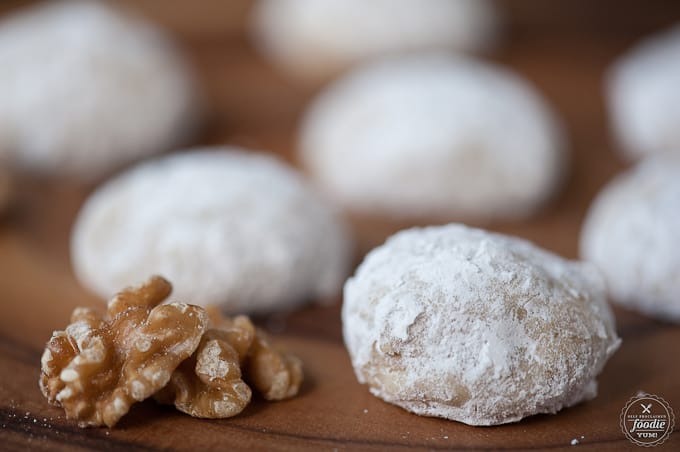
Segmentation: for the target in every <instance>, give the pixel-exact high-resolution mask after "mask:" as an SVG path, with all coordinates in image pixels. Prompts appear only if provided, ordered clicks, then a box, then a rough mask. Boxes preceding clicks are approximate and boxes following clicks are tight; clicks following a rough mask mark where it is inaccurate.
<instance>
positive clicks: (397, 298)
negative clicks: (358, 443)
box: [342, 224, 620, 425]
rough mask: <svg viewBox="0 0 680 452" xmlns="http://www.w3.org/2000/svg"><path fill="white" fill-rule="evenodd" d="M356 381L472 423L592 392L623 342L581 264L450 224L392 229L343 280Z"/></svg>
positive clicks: (599, 286) (405, 404) (600, 289)
mask: <svg viewBox="0 0 680 452" xmlns="http://www.w3.org/2000/svg"><path fill="white" fill-rule="evenodd" d="M342 321H343V333H344V337H345V343H346V345H347V349H348V350H349V354H350V357H351V360H352V364H353V366H354V371H355V373H356V375H357V378H358V379H359V381H360V382H361V383H365V384H367V385H368V387H369V389H370V391H371V392H372V393H373V394H374V395H376V396H378V397H380V398H381V399H383V400H385V401H387V402H390V403H393V404H395V405H398V406H400V407H402V408H404V409H406V410H408V411H412V412H414V413H416V414H420V415H425V416H438V417H443V418H446V419H451V420H456V421H460V422H464V423H466V424H470V425H496V424H503V423H507V422H514V421H518V420H520V419H522V418H524V417H526V416H531V415H533V414H538V413H555V412H557V411H559V410H560V409H562V408H564V407H568V406H571V405H574V404H576V403H578V402H581V401H583V400H588V399H591V398H593V397H595V395H596V392H597V382H596V379H595V378H596V376H597V375H598V374H599V373H600V371H601V370H602V368H603V367H604V365H605V362H606V361H607V359H608V358H609V357H610V356H611V355H612V354H613V353H614V351H615V350H616V349H617V348H618V346H619V344H620V339H619V338H618V337H617V335H616V331H615V325H614V317H613V315H612V312H611V310H610V308H609V306H608V305H607V303H606V300H605V289H604V283H603V281H602V279H601V277H600V275H599V273H598V272H597V270H596V269H595V268H594V267H593V266H592V265H591V264H587V263H582V262H577V261H568V260H565V259H562V258H560V257H558V256H556V255H554V254H551V253H548V252H547V251H543V250H541V249H539V248H537V247H536V246H534V245H532V244H531V243H529V242H526V241H523V240H520V239H516V238H512V237H508V236H503V235H499V234H492V233H489V232H486V231H483V230H480V229H472V228H468V227H465V226H462V225H458V224H450V225H447V226H440V227H428V228H424V229H417V228H416V229H409V230H405V231H402V232H399V233H397V234H396V235H394V236H392V237H391V238H389V239H388V240H387V242H386V243H385V244H384V245H382V246H380V247H378V248H376V249H374V250H373V251H371V252H370V253H369V254H368V255H367V257H366V259H365V260H364V261H363V263H362V264H361V265H360V266H359V268H358V269H357V271H356V273H355V275H354V276H353V277H352V278H350V279H349V280H348V281H347V283H346V284H345V294H344V305H343V308H342Z"/></svg>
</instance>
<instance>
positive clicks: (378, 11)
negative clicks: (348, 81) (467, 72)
mask: <svg viewBox="0 0 680 452" xmlns="http://www.w3.org/2000/svg"><path fill="white" fill-rule="evenodd" d="M496 22H497V19H496V14H495V10H494V8H493V4H492V3H491V2H489V1H486V0H428V1H427V2H422V1H418V0H324V1H318V0H260V1H259V2H258V3H257V4H256V6H255V10H254V14H253V35H254V38H255V42H256V44H257V45H258V47H259V48H260V49H261V50H262V52H263V53H264V55H265V56H267V57H268V58H269V59H270V60H272V61H273V62H274V63H276V64H277V65H278V66H279V67H280V68H281V69H283V70H284V71H285V72H286V73H288V74H290V75H292V76H293V77H295V78H298V79H302V80H312V81H313V80H323V79H325V78H328V77H329V76H331V75H334V74H336V73H338V72H340V71H342V70H344V69H346V68H348V67H350V66H351V65H353V64H356V63H358V62H360V61H365V60H368V59H371V58H375V57H378V56H382V55H387V54H396V53H404V52H414V51H423V50H433V49H440V50H449V51H451V50H453V51H461V50H464V51H474V50H480V49H483V48H485V47H488V46H489V44H490V43H491V41H492V40H493V38H494V36H495V35H496V28H497V27H496Z"/></svg>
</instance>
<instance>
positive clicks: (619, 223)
mask: <svg viewBox="0 0 680 452" xmlns="http://www.w3.org/2000/svg"><path fill="white" fill-rule="evenodd" d="M581 256H582V257H583V258H584V259H587V260H589V261H591V262H593V263H594V264H596V265H597V266H598V267H600V269H601V270H602V271H603V273H604V275H605V279H606V280H607V285H608V290H609V295H610V297H611V299H612V301H615V302H617V303H619V304H621V305H623V306H625V307H627V308H630V309H635V310H637V311H640V312H643V313H645V314H647V315H649V316H652V317H656V318H658V319H661V320H666V321H674V322H680V155H675V156H673V155H665V156H662V155H658V156H655V157H648V158H646V159H644V160H642V161H641V162H640V163H638V165H637V166H636V167H634V168H633V169H631V170H629V171H627V172H626V173H624V174H621V175H620V176H618V177H616V178H615V179H614V180H612V181H611V182H610V183H609V184H608V185H607V186H606V187H605V188H604V189H603V190H602V192H601V193H600V194H599V195H598V196H597V198H596V199H595V201H594V202H593V204H592V206H591V207H590V210H589V212H588V216H587V217H586V221H585V223H584V225H583V231H582V233H581Z"/></svg>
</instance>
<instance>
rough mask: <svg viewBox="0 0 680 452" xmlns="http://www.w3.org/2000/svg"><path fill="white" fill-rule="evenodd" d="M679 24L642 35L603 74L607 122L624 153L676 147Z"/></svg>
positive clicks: (679, 141) (679, 144)
mask: <svg viewBox="0 0 680 452" xmlns="http://www.w3.org/2000/svg"><path fill="white" fill-rule="evenodd" d="M679 80H680V24H678V25H676V26H675V27H673V28H671V29H670V30H668V31H665V32H663V33H660V34H657V35H654V36H652V37H649V38H647V39H645V40H643V41H642V42H641V43H640V44H638V45H637V46H636V47H634V48H633V49H632V50H631V51H629V52H628V53H627V54H625V55H624V56H623V57H621V58H620V59H619V60H618V61H617V62H616V63H615V64H614V65H613V67H612V69H610V71H609V73H608V76H607V86H606V87H607V94H608V101H609V112H610V115H611V121H612V126H613V129H614V132H615V135H616V138H617V139H618V141H619V143H620V145H621V150H622V151H623V152H624V153H625V154H626V156H628V157H629V158H639V157H643V156H645V155H650V154H655V153H658V152H667V151H672V152H676V151H678V150H679V149H680V89H678V84H679V83H680V82H679Z"/></svg>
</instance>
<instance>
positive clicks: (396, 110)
mask: <svg viewBox="0 0 680 452" xmlns="http://www.w3.org/2000/svg"><path fill="white" fill-rule="evenodd" d="M299 148H300V149H299V150H300V158H301V160H302V162H303V163H304V165H305V166H306V167H307V168H308V170H309V172H310V173H311V174H312V176H313V177H314V178H315V179H316V180H317V181H318V183H319V185H320V186H321V187H322V188H323V189H324V190H325V191H326V192H327V193H328V194H329V195H330V196H331V197H333V198H335V200H336V201H338V202H339V203H340V204H341V205H343V206H345V207H346V208H348V209H349V210H352V211H357V212H367V213H371V214H377V215H385V216H393V217H401V218H410V217H428V218H429V217H443V218H466V219H488V218H490V217H494V218H504V219H507V218H521V217H526V216H527V215H530V214H531V213H533V212H534V211H535V210H536V209H537V208H538V207H539V206H541V204H543V203H544V201H546V200H547V199H548V198H549V197H550V196H551V195H552V194H553V193H554V191H555V189H556V187H557V186H558V184H559V182H560V179H561V175H562V173H563V170H564V167H565V160H566V158H565V157H566V156H565V154H566V153H565V149H564V148H565V146H564V139H563V136H562V133H561V128H560V126H559V124H558V121H557V119H556V118H555V116H554V114H553V112H552V110H551V109H550V108H549V106H548V105H547V104H546V103H545V102H544V100H543V99H542V98H541V96H540V95H539V94H538V93H537V92H536V90H535V89H534V88H533V87H531V86H530V85H529V83H528V82H526V81H525V80H523V79H522V78H521V77H519V76H518V75H516V74H514V73H512V72H510V71H509V70H507V69H503V68H501V67H499V66H495V65H492V64H490V63H484V62H482V61H477V60H473V59H470V58H466V57H454V56H449V55H432V54H430V55H426V56H410V57H402V58H398V59H389V60H386V61H381V62H377V63H372V64H369V65H367V66H364V67H362V68H359V69H357V70H355V71H354V72H352V73H350V74H349V75H347V76H346V77H344V78H342V79H340V80H339V81H337V82H335V83H334V84H332V85H331V86H330V87H329V88H327V89H326V90H325V91H324V92H322V93H321V94H320V95H319V96H318V98H317V99H316V100H315V101H314V102H313V104H312V105H311V107H310V108H309V110H308V111H307V113H306V116H305V119H304V123H303V126H302V130H301V134H300V143H299Z"/></svg>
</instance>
